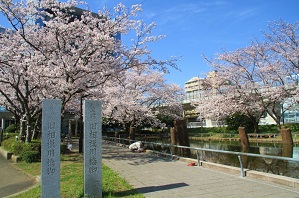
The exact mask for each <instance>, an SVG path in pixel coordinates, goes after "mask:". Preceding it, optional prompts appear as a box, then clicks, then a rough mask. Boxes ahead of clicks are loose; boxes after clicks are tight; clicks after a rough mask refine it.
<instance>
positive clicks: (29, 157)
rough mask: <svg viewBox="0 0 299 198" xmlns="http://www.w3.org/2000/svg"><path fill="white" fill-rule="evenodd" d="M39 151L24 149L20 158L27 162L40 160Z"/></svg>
mask: <svg viewBox="0 0 299 198" xmlns="http://www.w3.org/2000/svg"><path fill="white" fill-rule="evenodd" d="M40 157H41V156H40V153H39V152H38V151H25V152H24V153H23V156H22V160H23V161H25V162H27V163H32V162H38V161H40Z"/></svg>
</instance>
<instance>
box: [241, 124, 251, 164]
mask: <svg viewBox="0 0 299 198" xmlns="http://www.w3.org/2000/svg"><path fill="white" fill-rule="evenodd" d="M238 131H239V137H240V143H241V152H243V153H247V152H248V151H249V147H250V144H249V140H248V135H247V133H246V130H245V127H239V128H238ZM241 159H242V164H243V167H244V168H246V167H247V166H248V156H245V155H243V156H242V157H241Z"/></svg>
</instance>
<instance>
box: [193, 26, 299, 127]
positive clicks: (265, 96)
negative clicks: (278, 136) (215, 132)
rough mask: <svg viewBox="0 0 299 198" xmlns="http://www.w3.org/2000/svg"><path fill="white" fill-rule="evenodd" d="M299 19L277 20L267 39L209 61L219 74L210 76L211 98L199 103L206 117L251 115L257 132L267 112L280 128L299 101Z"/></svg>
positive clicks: (200, 110) (199, 108) (219, 55)
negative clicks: (284, 112) (281, 121)
mask: <svg viewBox="0 0 299 198" xmlns="http://www.w3.org/2000/svg"><path fill="white" fill-rule="evenodd" d="M298 27H299V25H298V22H296V23H295V24H294V25H292V24H288V23H286V22H283V21H281V22H275V23H273V24H272V25H271V26H270V30H271V33H269V34H265V41H264V42H262V43H261V42H258V41H253V42H252V44H251V45H250V46H248V47H245V48H241V49H238V50H235V51H231V52H225V51H224V52H223V53H220V54H217V55H216V57H215V58H213V59H212V60H207V61H208V62H209V64H210V65H211V66H212V68H213V69H214V70H217V75H215V76H214V77H213V78H210V79H207V82H206V84H207V85H208V86H207V89H208V90H209V92H207V93H208V96H207V97H206V98H208V100H205V99H201V100H200V101H199V102H197V107H198V111H199V112H202V114H203V116H204V117H205V116H209V117H211V118H213V117H215V118H219V117H221V118H223V117H225V116H231V115H233V114H234V113H236V112H239V113H241V114H243V115H246V116H248V117H249V118H251V120H252V121H253V122H254V125H255V131H256V132H257V130H258V129H257V127H258V122H259V119H260V117H261V116H262V115H263V114H264V112H267V113H268V114H269V115H270V116H271V117H272V118H273V119H274V120H275V122H276V124H277V126H278V127H279V128H280V120H281V113H283V112H282V108H281V106H282V104H284V105H285V107H284V109H283V111H286V110H288V109H289V108H291V107H292V106H293V105H294V104H297V103H298V62H299V60H298V47H296V46H298V44H299V43H298V42H299V39H298Z"/></svg>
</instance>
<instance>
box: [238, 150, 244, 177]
mask: <svg viewBox="0 0 299 198" xmlns="http://www.w3.org/2000/svg"><path fill="white" fill-rule="evenodd" d="M238 159H239V162H240V168H241V177H245V174H244V169H243V163H242V159H241V155H238Z"/></svg>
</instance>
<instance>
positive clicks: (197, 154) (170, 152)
mask: <svg viewBox="0 0 299 198" xmlns="http://www.w3.org/2000/svg"><path fill="white" fill-rule="evenodd" d="M106 138H108V139H112V141H114V142H115V141H118V143H121V141H127V142H128V143H129V144H130V143H131V142H135V141H136V140H130V139H125V138H115V137H106ZM144 143H145V144H152V145H160V146H163V147H164V148H166V147H168V149H169V154H168V153H163V152H158V151H155V152H157V153H161V154H164V155H170V159H171V160H172V159H173V157H174V155H173V153H172V147H177V148H183V149H193V150H195V151H196V156H197V162H198V163H197V165H198V166H200V155H199V151H209V152H215V153H224V154H232V155H237V157H238V160H239V163H240V173H241V177H245V172H244V168H243V163H242V159H241V156H251V157H260V158H268V159H276V160H284V161H293V162H299V159H297V158H290V157H280V156H273V155H261V154H254V153H243V152H235V151H224V150H216V149H207V148H197V147H188V146H178V145H172V144H165V143H156V142H144ZM181 157H182V156H181Z"/></svg>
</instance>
